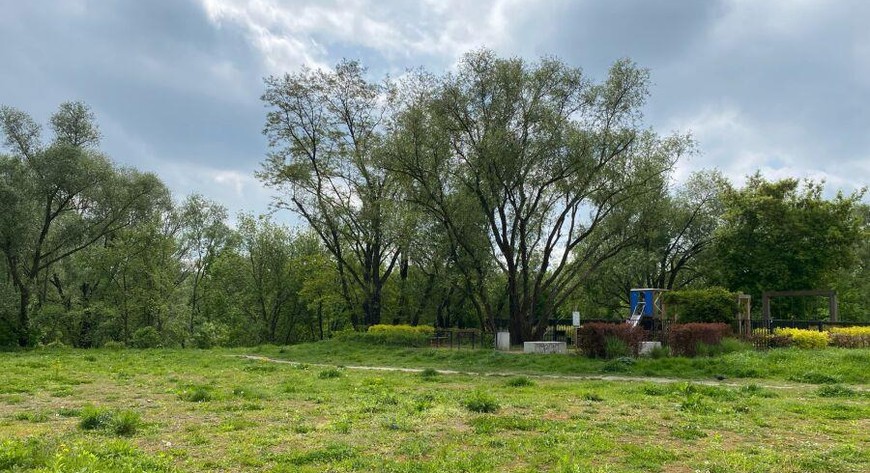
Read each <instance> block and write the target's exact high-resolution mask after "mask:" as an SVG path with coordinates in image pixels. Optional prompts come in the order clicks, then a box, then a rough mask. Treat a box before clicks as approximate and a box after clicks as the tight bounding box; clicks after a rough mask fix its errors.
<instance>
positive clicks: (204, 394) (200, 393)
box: [178, 386, 212, 402]
mask: <svg viewBox="0 0 870 473" xmlns="http://www.w3.org/2000/svg"><path fill="white" fill-rule="evenodd" d="M178 398H179V399H181V400H182V401H188V402H208V401H211V399H212V393H211V388H209V387H208V386H190V387H188V388H185V389H183V390H182V391H181V392H179V393H178Z"/></svg>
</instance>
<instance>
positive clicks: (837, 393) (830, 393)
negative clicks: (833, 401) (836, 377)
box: [816, 384, 857, 397]
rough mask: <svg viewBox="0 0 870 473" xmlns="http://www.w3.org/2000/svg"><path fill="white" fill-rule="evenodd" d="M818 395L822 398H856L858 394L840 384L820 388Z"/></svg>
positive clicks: (817, 391)
mask: <svg viewBox="0 0 870 473" xmlns="http://www.w3.org/2000/svg"><path fill="white" fill-rule="evenodd" d="M816 394H817V395H819V396H820V397H854V396H855V395H856V394H857V393H856V392H855V391H854V390H852V389H850V388H847V387H846V386H843V385H840V384H828V385H825V386H821V387H819V389H817V390H816Z"/></svg>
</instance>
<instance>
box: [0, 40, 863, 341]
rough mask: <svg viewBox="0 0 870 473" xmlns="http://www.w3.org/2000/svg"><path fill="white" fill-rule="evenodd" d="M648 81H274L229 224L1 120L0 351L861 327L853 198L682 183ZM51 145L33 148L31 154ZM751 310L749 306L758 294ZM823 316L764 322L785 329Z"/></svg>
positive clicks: (480, 59) (87, 140) (82, 121)
mask: <svg viewBox="0 0 870 473" xmlns="http://www.w3.org/2000/svg"><path fill="white" fill-rule="evenodd" d="M648 83H649V73H648V72H647V71H646V70H644V69H641V68H638V67H637V66H636V65H634V64H633V63H631V62H629V61H625V60H623V61H619V62H617V63H615V64H614V65H613V67H612V68H611V70H610V73H609V74H608V76H607V77H606V78H605V79H604V80H603V81H602V82H594V81H592V80H590V79H589V78H587V77H586V76H585V75H584V74H583V73H582V71H581V70H580V69H577V68H574V67H570V66H568V65H566V64H564V63H562V62H561V61H559V60H556V59H552V58H544V59H541V60H540V61H538V62H535V63H530V62H526V61H523V60H520V59H514V58H508V59H505V58H499V57H497V56H496V55H494V54H493V53H492V52H490V51H486V50H483V51H475V52H471V53H469V54H467V55H466V56H465V57H464V58H463V59H462V61H461V62H460V63H459V65H458V66H457V68H456V69H455V70H454V71H452V72H450V73H443V74H441V75H434V74H430V73H428V72H425V71H411V72H409V73H408V74H405V75H404V76H402V77H401V79H399V80H389V79H388V80H384V81H380V82H374V81H371V80H370V79H369V78H368V77H367V73H366V70H365V69H364V68H363V67H362V66H361V65H360V64H358V63H356V62H352V61H343V62H341V63H339V64H338V65H337V66H336V67H335V68H334V69H333V70H330V71H322V70H310V69H302V70H300V71H297V72H295V73H292V74H286V75H284V76H280V77H270V78H267V80H266V91H265V93H264V95H263V97H262V99H263V101H264V102H265V104H266V105H267V106H268V113H267V117H266V128H265V134H266V136H267V138H268V140H269V148H270V149H269V152H268V154H267V158H266V160H265V162H264V164H263V167H262V170H261V172H260V173H258V177H259V178H260V179H261V180H262V181H263V182H264V183H266V184H267V185H268V186H270V187H271V188H272V189H273V190H274V191H275V196H276V200H275V203H276V206H277V207H278V208H279V209H286V210H289V211H291V212H294V213H295V214H296V215H298V216H299V217H300V218H301V219H302V220H303V221H304V222H305V225H304V226H302V227H300V228H298V229H291V228H287V227H285V226H282V225H279V224H277V223H275V222H274V221H272V220H271V219H270V218H269V217H267V216H260V217H257V216H254V215H250V214H242V215H239V216H238V219H237V224H235V225H232V226H231V225H230V224H229V223H228V215H227V211H226V209H225V208H224V207H222V206H221V205H220V204H218V203H215V202H211V201H209V200H207V199H205V198H203V197H201V196H198V195H192V196H189V197H187V198H185V199H183V200H181V201H178V200H176V199H174V198H173V197H172V196H171V195H170V193H169V191H168V190H167V189H166V186H165V185H164V184H163V183H162V182H161V181H160V180H159V178H158V177H157V176H154V175H152V174H147V173H142V172H139V171H137V170H135V169H129V168H123V167H120V166H118V165H117V164H115V163H114V162H112V161H111V160H110V159H109V158H108V157H106V156H104V155H103V154H102V153H101V152H100V150H99V143H100V132H99V129H98V127H97V124H96V121H95V117H94V116H93V113H92V112H91V111H90V109H89V108H88V107H87V106H86V105H84V104H82V103H65V104H62V105H61V106H60V108H59V109H58V111H57V113H55V114H54V115H53V116H52V117H51V119H50V122H49V127H48V128H49V131H50V133H46V132H45V131H44V130H43V127H41V126H39V125H38V124H37V123H36V122H35V121H34V120H33V119H32V118H31V117H30V116H28V115H27V114H26V113H24V112H22V111H19V110H16V109H12V108H9V107H3V108H2V109H0V127H2V136H3V138H4V143H5V150H6V153H7V154H0V247H2V248H0V250H2V255H3V259H2V262H0V271H2V272H0V274H2V276H0V345H22V346H28V345H33V344H36V343H50V342H55V341H58V342H62V343H64V344H69V345H75V346H81V347H90V346H101V345H103V344H105V343H106V342H109V341H114V342H123V343H127V344H133V345H140V346H150V345H155V344H161V345H165V346H211V345H216V344H220V345H251V344H258V343H294V342H299V341H306V340H317V339H322V338H326V337H329V336H330V335H331V334H332V333H334V332H336V331H339V330H345V329H352V328H361V327H366V326H370V325H375V324H379V323H407V324H412V325H417V324H430V325H432V324H434V325H437V326H441V327H480V328H484V329H492V328H494V325H495V321H496V320H508V321H509V329H510V331H511V333H512V338H513V339H514V340H528V339H533V338H537V337H540V336H541V334H542V333H543V331H544V330H545V329H546V327H547V321H548V320H549V319H550V318H554V317H558V316H561V315H564V314H565V313H566V312H569V311H571V310H574V309H577V310H580V311H581V313H582V314H583V315H584V316H585V317H588V318H607V317H624V316H625V310H624V309H623V307H624V305H625V302H626V298H627V295H628V290H629V289H630V288H632V287H661V288H668V289H678V288H691V287H710V286H722V287H724V288H727V289H728V290H731V291H742V292H747V293H749V294H752V295H753V296H754V297H758V296H760V293H761V292H762V291H764V290H787V289H817V288H832V289H836V290H838V291H839V293H840V303H841V309H840V314H841V317H842V318H843V319H846V320H848V319H863V320H867V319H870V313H868V311H867V310H866V305H865V304H864V303H863V301H866V300H868V299H870V267H868V266H870V206H868V205H867V204H866V203H864V202H863V201H862V199H863V196H864V191H863V190H861V191H858V192H855V193H853V194H851V195H844V194H838V195H836V196H835V197H833V198H827V197H825V194H824V189H823V184H822V183H814V182H801V181H799V180H797V179H783V180H779V181H768V180H766V179H765V178H764V177H762V176H761V175H760V174H756V175H754V176H749V177H748V179H747V182H746V184H745V185H744V186H743V187H739V188H738V187H735V186H733V185H732V184H731V183H730V182H728V180H727V179H726V178H724V177H723V176H722V175H721V174H719V173H718V172H715V171H704V172H699V173H695V174H693V175H692V176H690V177H689V178H688V179H686V180H684V182H681V183H679V184H676V183H675V180H674V175H673V174H674V167H675V164H676V163H677V162H678V160H679V159H680V158H681V157H683V156H685V155H687V154H691V153H693V152H694V149H695V143H694V142H693V141H692V139H691V138H690V137H689V136H688V135H671V136H664V137H663V136H659V135H657V134H656V133H655V132H653V131H651V130H650V129H649V128H648V127H646V126H645V125H644V124H643V123H642V116H641V113H640V110H641V107H642V105H643V103H644V100H645V99H646V97H647V94H648V88H647V87H648ZM45 138H48V141H47V142H43V140H44V139H45ZM756 300H757V299H756ZM824 308H825V305H824V304H823V303H817V301H814V300H810V301H808V302H806V301H805V302H800V303H798V304H797V305H794V304H791V305H789V303H780V304H779V305H777V306H775V307H774V311H775V312H776V314H775V315H776V316H777V317H813V318H815V317H820V316H823V314H822V311H823V310H824Z"/></svg>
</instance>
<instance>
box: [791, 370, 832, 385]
mask: <svg viewBox="0 0 870 473" xmlns="http://www.w3.org/2000/svg"><path fill="white" fill-rule="evenodd" d="M788 379H789V381H797V382H799V383H807V384H837V383H839V382H840V379H839V378H838V377H836V376H831V375H829V374H827V373H819V372H818V371H807V372H806V373H803V374H799V375H792V376H790V377H789V378H788Z"/></svg>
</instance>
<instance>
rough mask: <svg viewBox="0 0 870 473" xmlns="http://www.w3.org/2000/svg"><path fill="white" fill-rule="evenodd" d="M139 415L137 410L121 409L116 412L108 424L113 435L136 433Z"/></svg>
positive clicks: (127, 435) (126, 435)
mask: <svg viewBox="0 0 870 473" xmlns="http://www.w3.org/2000/svg"><path fill="white" fill-rule="evenodd" d="M140 419H141V417H140V416H139V413H138V412H134V411H121V412H118V413H116V414H115V415H114V416H113V417H112V420H111V422H110V426H111V428H112V432H114V433H115V435H121V436H124V437H129V436H131V435H133V434H135V433H136V431H137V430H138V429H139V424H140V423H141V421H140Z"/></svg>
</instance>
